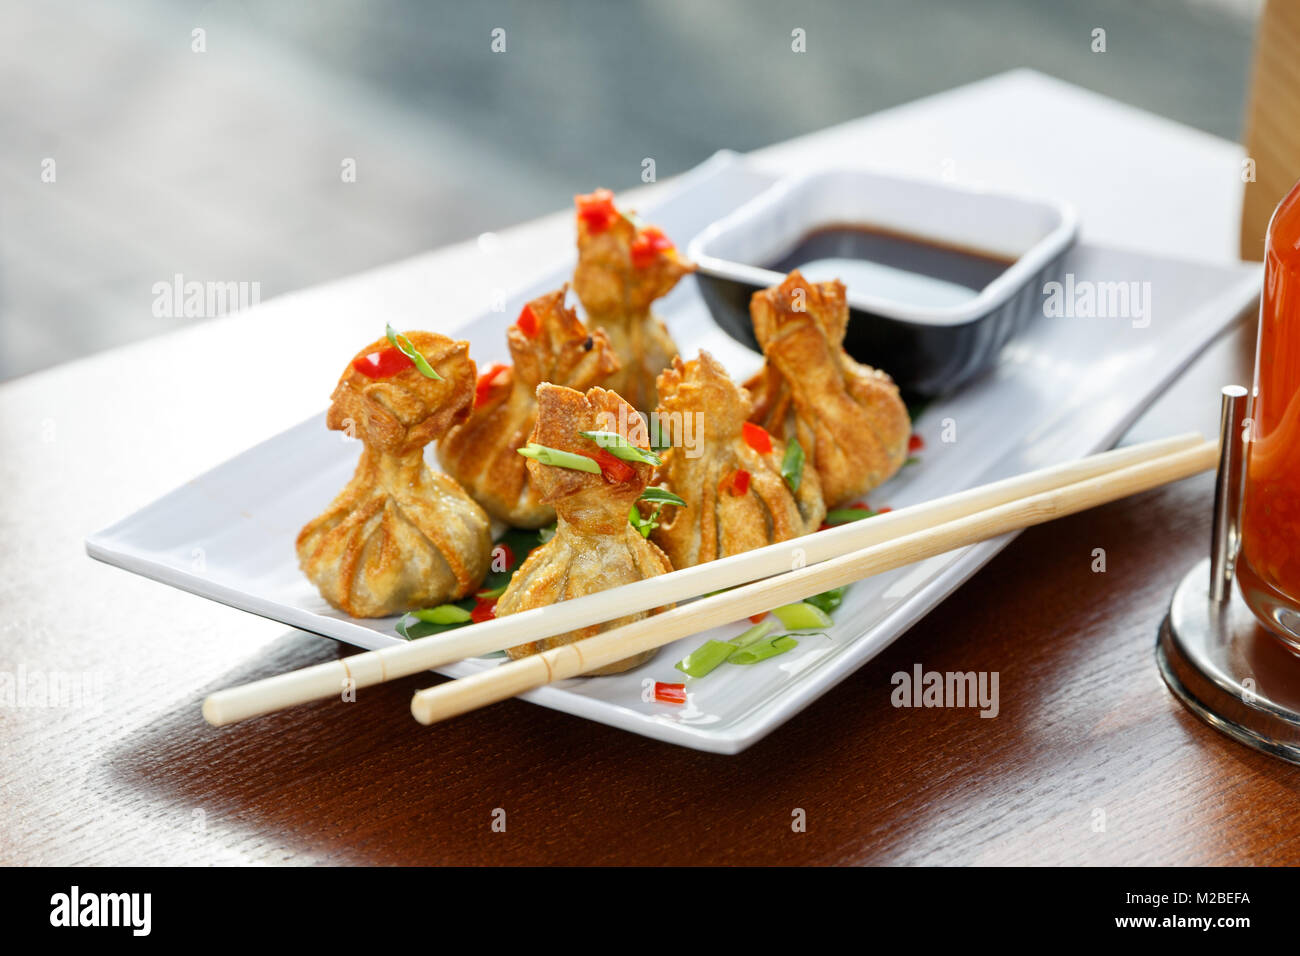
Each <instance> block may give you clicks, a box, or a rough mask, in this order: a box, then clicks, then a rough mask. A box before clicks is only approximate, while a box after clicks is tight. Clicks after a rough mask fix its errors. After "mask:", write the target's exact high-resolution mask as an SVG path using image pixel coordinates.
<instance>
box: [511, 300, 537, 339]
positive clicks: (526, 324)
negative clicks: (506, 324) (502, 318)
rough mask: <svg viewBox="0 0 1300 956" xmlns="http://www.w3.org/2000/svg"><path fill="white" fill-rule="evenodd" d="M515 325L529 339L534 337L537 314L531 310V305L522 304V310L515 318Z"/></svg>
mask: <svg viewBox="0 0 1300 956" xmlns="http://www.w3.org/2000/svg"><path fill="white" fill-rule="evenodd" d="M515 325H516V326H518V327H519V331H520V332H522V333H524V335H526V336H528V337H529V338H530V339H531V338H534V337H536V335H537V315H536V313H534V312H533V310H532V307H531V306H527V305H526V306H524V308H523V310H522V311H521V312H520V313H519V318H517V319H515Z"/></svg>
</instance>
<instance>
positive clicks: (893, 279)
mask: <svg viewBox="0 0 1300 956" xmlns="http://www.w3.org/2000/svg"><path fill="white" fill-rule="evenodd" d="M1014 261H1015V259H1014V258H1010V257H1006V256H1000V255H997V254H994V253H989V252H983V251H979V250H975V249H965V248H961V247H959V246H950V245H945V244H943V243H940V242H934V241H931V240H928V239H922V238H919V237H917V236H909V235H905V234H903V233H898V232H891V231H889V230H887V229H878V228H876V227H874V226H867V225H858V224H854V223H837V224H835V225H830V226H824V227H822V228H821V229H816V230H814V231H812V232H810V233H808V234H806V235H805V236H803V237H802V238H801V239H800V240H799V241H798V242H796V243H795V245H794V247H793V248H792V249H791V250H790V251H789V252H788V253H786V254H785V255H784V256H782V257H781V258H780V259H778V260H777V261H776V262H773V263H771V264H770V265H769V266H768V267H767V268H769V269H773V270H775V271H777V272H782V273H784V272H790V271H792V270H794V269H799V270H800V271H802V272H803V274H804V276H805V277H807V278H808V279H809V281H813V282H824V281H826V280H829V279H840V280H841V281H843V282H844V284H845V285H846V286H848V287H849V290H850V291H852V292H857V293H860V294H862V295H870V296H873V297H876V298H881V299H889V300H891V301H898V302H902V303H905V304H907V305H915V306H931V307H943V306H953V305H960V304H961V303H963V302H966V301H968V300H970V299H972V298H974V297H975V296H976V295H978V294H979V292H980V290H982V289H983V288H984V287H985V286H986V285H988V284H989V283H990V282H992V281H993V280H994V279H996V278H997V277H998V276H1000V275H1001V274H1002V273H1003V272H1005V271H1006V269H1007V267H1008V266H1010V265H1011V264H1012V263H1013V262H1014Z"/></svg>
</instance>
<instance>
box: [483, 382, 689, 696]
mask: <svg viewBox="0 0 1300 956" xmlns="http://www.w3.org/2000/svg"><path fill="white" fill-rule="evenodd" d="M620 421H622V422H627V421H635V422H639V419H638V418H637V417H636V412H635V411H634V410H633V409H632V408H631V406H629V405H628V404H627V403H626V402H625V401H623V400H622V399H621V398H619V397H618V396H617V395H615V394H614V393H613V392H611V391H607V390H606V389H603V388H592V389H588V390H587V394H586V395H584V394H583V393H582V392H577V391H574V390H573V389H571V388H564V387H562V386H558V385H540V386H538V389H537V425H536V427H534V428H533V434H532V437H531V439H530V441H532V442H535V443H536V444H538V445H545V446H546V447H548V448H553V449H558V450H559V451H563V452H573V453H577V454H580V455H586V456H588V457H593V456H594V457H597V458H598V459H599V460H600V461H601V462H602V465H601V468H602V471H601V474H599V475H596V474H590V473H588V472H585V471H576V470H573V469H569V468H563V467H560V466H557V465H543V464H541V463H540V462H538V461H533V460H530V461H529V462H528V470H529V471H530V472H531V477H532V481H533V483H534V484H535V485H536V487H537V490H538V491H539V492H540V493H541V496H542V500H543V501H546V502H549V503H551V504H553V505H554V506H555V512H556V518H557V520H556V526H555V535H554V536H553V537H552V538H551V540H550V541H547V542H546V543H545V544H543V545H542V546H540V547H539V548H536V549H535V550H534V551H533V553H532V554H530V555H529V556H528V559H527V560H526V561H524V563H523V564H522V565H520V567H519V569H518V570H517V571H515V574H514V577H513V578H511V580H510V586H509V587H507V588H506V590H505V593H504V594H502V595H501V598H500V599H499V600H498V601H497V607H496V616H497V617H501V616H503V615H506V614H515V613H517V612H519V611H527V610H529V609H531V608H535V607H545V606H547V605H550V604H554V603H556V602H557V601H567V600H569V599H571V598H576V597H582V596H583V595H586V594H592V593H594V592H596V591H603V590H605V589H606V588H612V587H618V586H619V585H620V584H631V583H632V582H633V581H640V580H642V579H643V578H650V577H654V576H655V575H658V574H664V573H666V572H668V571H671V570H672V569H673V566H672V565H671V564H670V563H669V562H668V558H667V556H666V555H665V554H664V553H663V552H662V551H660V550H659V548H658V547H657V546H655V545H654V544H653V543H652V542H650V541H647V540H646V539H645V538H643V537H642V536H641V532H639V531H637V530H636V529H635V528H633V527H632V524H631V523H630V522H629V521H628V512H629V511H630V510H631V509H632V507H633V505H634V503H635V502H636V500H637V498H639V497H640V496H641V492H643V491H644V490H645V487H646V483H647V482H649V480H650V476H651V472H652V471H653V470H654V469H653V467H652V466H651V465H647V464H642V463H640V462H630V461H622V460H620V459H617V458H614V457H613V456H612V455H611V454H610V453H609V452H604V453H603V454H602V452H603V449H600V448H599V447H598V446H596V445H595V444H594V443H593V442H592V441H590V440H589V439H587V438H584V437H583V436H582V435H581V434H580V432H583V431H617V423H618V422H620ZM626 437H627V439H628V440H629V442H631V443H632V444H637V445H639V447H642V448H645V447H646V444H645V442H644V438H643V437H642V441H640V442H638V441H636V440H635V439H636V437H637V436H636V434H635V433H633V434H627V435H626ZM662 610H667V609H666V608H657V609H655V610H654V611H649V612H647V611H641V612H639V613H637V614H632V615H628V616H627V617H621V618H618V619H617V620H613V621H609V622H607V623H605V624H597V625H593V626H591V627H585V628H581V629H579V630H576V631H568V632H567V633H564V634H559V635H557V636H555V637H548V638H545V639H544V640H540V641H534V642H532V643H531V644H523V645H520V646H519V647H512V648H510V651H509V653H510V656H511V657H512V658H516V659H518V658H520V657H526V656H528V655H529V654H536V653H539V652H541V651H545V650H549V649H550V648H552V647H559V646H560V645H562V644H571V643H572V642H574V641H577V640H581V639H582V638H584V637H591V636H592V635H593V634H596V633H598V632H600V631H604V630H609V629H610V628H614V627H619V626H621V625H623V624H631V623H632V622H633V621H639V620H641V619H642V618H644V617H646V616H648V614H657V613H658V612H659V611H662ZM653 656H654V651H653V650H649V651H646V652H644V653H642V654H638V655H636V656H635V657H632V658H629V659H627V660H624V661H619V662H617V663H615V664H610V665H609V666H607V667H604V668H602V669H600V670H596V671H592V673H593V674H616V673H619V672H620V671H625V670H629V669H630V668H633V667H636V666H638V665H640V664H643V663H644V662H645V661H647V660H649V659H650V658H651V657H653Z"/></svg>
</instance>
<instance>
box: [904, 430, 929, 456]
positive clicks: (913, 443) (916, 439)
mask: <svg viewBox="0 0 1300 956" xmlns="http://www.w3.org/2000/svg"><path fill="white" fill-rule="evenodd" d="M924 447H925V439H924V438H922V437H921V436H920V435H918V434H917V433H916V432H912V434H911V436H910V437H909V438H908V439H907V450H908V451H920V450H921V449H922V448H924Z"/></svg>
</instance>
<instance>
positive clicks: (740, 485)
mask: <svg viewBox="0 0 1300 956" xmlns="http://www.w3.org/2000/svg"><path fill="white" fill-rule="evenodd" d="M722 488H724V489H725V490H726V491H728V492H730V493H731V495H732V496H733V497H736V498H739V497H740V496H741V495H743V494H746V493H748V491H749V472H747V471H746V470H745V469H744V468H737V469H736V470H735V471H733V472H732V473H731V474H729V475H727V477H725V478H723V479H722Z"/></svg>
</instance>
